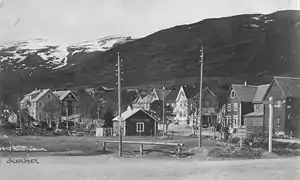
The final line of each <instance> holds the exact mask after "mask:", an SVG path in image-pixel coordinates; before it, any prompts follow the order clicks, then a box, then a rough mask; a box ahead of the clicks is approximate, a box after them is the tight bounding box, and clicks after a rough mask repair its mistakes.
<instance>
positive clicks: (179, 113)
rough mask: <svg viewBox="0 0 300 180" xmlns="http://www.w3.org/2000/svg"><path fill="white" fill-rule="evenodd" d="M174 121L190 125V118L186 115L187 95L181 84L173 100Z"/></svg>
mask: <svg viewBox="0 0 300 180" xmlns="http://www.w3.org/2000/svg"><path fill="white" fill-rule="evenodd" d="M174 105H175V106H174V114H175V117H174V121H175V122H176V124H181V125H190V124H191V122H190V118H189V117H188V116H189V114H188V96H187V94H186V93H185V91H184V87H183V86H181V87H180V89H179V91H178V94H177V97H176V99H175V102H174Z"/></svg>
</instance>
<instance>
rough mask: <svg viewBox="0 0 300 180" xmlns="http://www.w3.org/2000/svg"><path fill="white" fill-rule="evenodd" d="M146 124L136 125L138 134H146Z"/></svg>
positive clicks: (139, 123)
mask: <svg viewBox="0 0 300 180" xmlns="http://www.w3.org/2000/svg"><path fill="white" fill-rule="evenodd" d="M144 126H145V124H144V123H143V122H137V123H136V132H144Z"/></svg>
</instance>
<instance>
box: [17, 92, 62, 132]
mask: <svg viewBox="0 0 300 180" xmlns="http://www.w3.org/2000/svg"><path fill="white" fill-rule="evenodd" d="M20 109H21V110H27V111H28V113H29V115H30V116H31V117H32V118H33V119H36V120H38V121H45V122H47V123H48V124H49V126H50V127H51V125H52V121H58V120H59V119H60V117H61V114H60V112H61V102H60V100H59V98H58V97H57V96H55V95H54V94H53V93H52V91H51V90H50V89H39V90H34V91H32V92H31V93H29V94H26V95H24V98H23V99H22V100H21V101H20Z"/></svg>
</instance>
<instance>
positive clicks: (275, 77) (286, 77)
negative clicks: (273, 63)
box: [274, 76, 300, 79]
mask: <svg viewBox="0 0 300 180" xmlns="http://www.w3.org/2000/svg"><path fill="white" fill-rule="evenodd" d="M277 78H285V79H300V77H290V76H274V79H277Z"/></svg>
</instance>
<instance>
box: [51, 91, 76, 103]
mask: <svg viewBox="0 0 300 180" xmlns="http://www.w3.org/2000/svg"><path fill="white" fill-rule="evenodd" d="M53 94H54V95H55V96H56V97H58V99H59V100H60V101H62V100H64V99H65V98H66V97H67V95H68V94H72V95H73V96H74V97H75V99H76V100H77V101H78V99H77V97H76V96H75V94H74V93H73V92H72V91H71V90H67V91H53Z"/></svg>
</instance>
